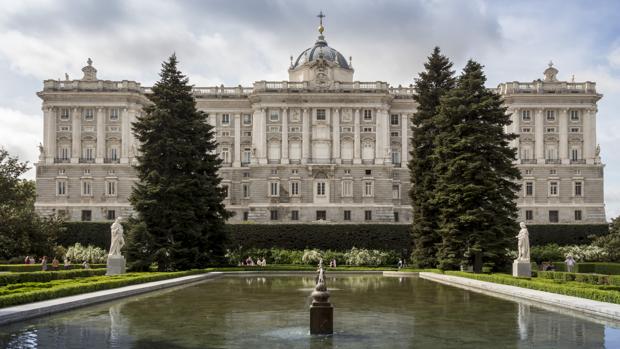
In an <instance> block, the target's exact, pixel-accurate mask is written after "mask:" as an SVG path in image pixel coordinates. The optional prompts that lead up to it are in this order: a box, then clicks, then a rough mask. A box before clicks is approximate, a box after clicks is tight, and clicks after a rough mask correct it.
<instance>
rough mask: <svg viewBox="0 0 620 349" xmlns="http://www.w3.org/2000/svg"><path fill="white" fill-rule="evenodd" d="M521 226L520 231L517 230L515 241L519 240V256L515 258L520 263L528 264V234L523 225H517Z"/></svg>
mask: <svg viewBox="0 0 620 349" xmlns="http://www.w3.org/2000/svg"><path fill="white" fill-rule="evenodd" d="M519 226H521V230H519V235H517V239H519V244H518V248H519V251H518V252H519V255H518V257H517V261H520V262H529V261H530V234H529V232H528V231H527V227H526V226H525V223H523V222H521V223H520V224H519Z"/></svg>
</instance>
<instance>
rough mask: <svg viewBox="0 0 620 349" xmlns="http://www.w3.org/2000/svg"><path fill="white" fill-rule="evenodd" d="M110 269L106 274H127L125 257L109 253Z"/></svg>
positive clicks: (108, 266)
mask: <svg viewBox="0 0 620 349" xmlns="http://www.w3.org/2000/svg"><path fill="white" fill-rule="evenodd" d="M107 268H108V271H107V272H106V273H105V274H106V275H119V274H125V257H123V256H110V255H108V265H107Z"/></svg>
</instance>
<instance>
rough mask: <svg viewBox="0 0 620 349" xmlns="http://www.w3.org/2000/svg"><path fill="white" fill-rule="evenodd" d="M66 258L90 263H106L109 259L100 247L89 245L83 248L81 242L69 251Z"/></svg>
mask: <svg viewBox="0 0 620 349" xmlns="http://www.w3.org/2000/svg"><path fill="white" fill-rule="evenodd" d="M65 258H67V259H69V260H70V261H75V262H84V261H86V262H88V263H105V262H106V260H107V258H108V253H107V252H106V250H103V249H101V248H99V247H94V246H92V245H88V246H87V247H84V246H82V245H81V244H80V243H79V242H78V243H76V244H75V245H73V246H70V247H69V248H68V249H67V254H66V255H65Z"/></svg>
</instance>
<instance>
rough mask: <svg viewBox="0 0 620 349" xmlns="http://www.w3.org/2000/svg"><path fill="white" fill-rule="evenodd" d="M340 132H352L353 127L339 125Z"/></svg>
mask: <svg viewBox="0 0 620 349" xmlns="http://www.w3.org/2000/svg"><path fill="white" fill-rule="evenodd" d="M340 132H344V133H349V132H353V129H352V128H351V127H341V128H340Z"/></svg>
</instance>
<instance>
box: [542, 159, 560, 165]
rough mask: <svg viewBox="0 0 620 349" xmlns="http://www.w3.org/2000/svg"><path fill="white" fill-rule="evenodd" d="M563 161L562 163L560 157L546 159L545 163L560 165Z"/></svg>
mask: <svg viewBox="0 0 620 349" xmlns="http://www.w3.org/2000/svg"><path fill="white" fill-rule="evenodd" d="M561 163H562V160H560V159H545V164H555V165H559V164H561Z"/></svg>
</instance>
